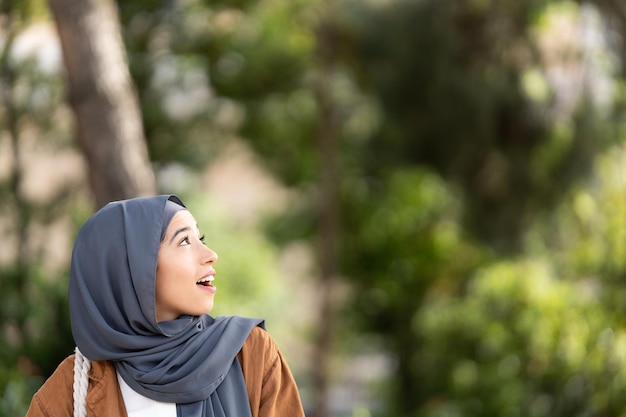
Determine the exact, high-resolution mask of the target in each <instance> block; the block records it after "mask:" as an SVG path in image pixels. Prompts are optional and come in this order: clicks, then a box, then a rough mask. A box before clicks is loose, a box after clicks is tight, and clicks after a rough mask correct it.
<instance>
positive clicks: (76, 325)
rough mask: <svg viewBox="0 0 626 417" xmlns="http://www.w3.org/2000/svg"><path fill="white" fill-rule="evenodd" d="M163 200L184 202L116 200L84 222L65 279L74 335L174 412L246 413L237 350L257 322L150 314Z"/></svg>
mask: <svg viewBox="0 0 626 417" xmlns="http://www.w3.org/2000/svg"><path fill="white" fill-rule="evenodd" d="M168 199H169V200H171V201H174V202H175V203H176V204H179V205H180V206H182V207H184V204H183V203H182V202H181V201H180V199H178V197H176V196H169V195H162V196H157V197H144V198H137V199H131V200H124V201H118V202H113V203H109V204H108V205H106V206H105V207H103V208H102V209H101V210H99V211H98V212H97V213H96V214H94V215H93V216H92V217H91V218H90V219H89V220H88V221H87V222H85V224H84V225H83V226H82V227H81V229H80V231H79V233H78V235H77V238H76V242H75V245H74V249H73V253H72V261H71V269H70V285H69V304H70V313H71V325H72V333H73V335H74V340H75V342H76V345H77V346H78V348H79V349H80V350H81V352H82V353H83V354H84V355H85V356H86V357H87V358H89V359H91V360H111V361H113V362H114V363H115V368H116V370H117V372H118V373H119V374H120V376H121V377H122V378H123V379H124V381H126V383H127V384H128V385H129V386H130V387H131V388H133V389H134V390H135V391H137V392H139V393H140V394H142V395H145V396H146V397H148V398H152V399H155V400H158V401H166V402H175V403H177V404H179V407H177V409H178V412H179V413H182V414H179V415H180V416H184V417H188V416H189V417H191V416H199V415H201V416H208V417H216V416H221V415H224V416H226V417H230V416H238V417H239V416H250V410H249V405H248V399H247V393H246V389H245V383H243V376H242V373H241V368H240V367H239V365H238V363H237V360H236V356H237V353H238V352H239V350H240V349H241V347H242V346H243V343H244V342H245V340H246V338H247V337H248V335H249V333H250V331H251V330H252V328H254V327H255V326H263V321H262V320H261V319H249V318H243V317H238V316H230V317H217V318H213V317H211V316H209V315H203V316H199V317H196V316H193V317H192V316H183V317H180V318H178V319H176V320H171V321H167V322H160V323H158V322H157V321H156V314H155V277H156V262H157V255H158V250H159V245H160V241H161V234H162V230H163V228H164V227H166V226H167V225H164V224H163V223H164V216H168V217H169V218H168V219H167V220H166V221H167V222H168V223H169V220H171V216H170V215H168V214H166V213H165V207H166V202H167V201H168ZM167 204H171V202H170V203H167ZM171 209H172V208H171V207H170V208H169V209H168V212H170V213H171ZM233 364H235V365H234V366H233ZM218 387H221V388H218ZM194 403H196V404H195V405H192V404H194ZM184 404H186V405H184ZM242 404H244V405H245V407H244V408H245V409H246V410H247V412H245V413H244V414H241V413H242V410H241V409H240V408H241V405H242ZM197 410H203V411H202V413H203V414H197Z"/></svg>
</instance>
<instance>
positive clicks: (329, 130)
mask: <svg viewBox="0 0 626 417" xmlns="http://www.w3.org/2000/svg"><path fill="white" fill-rule="evenodd" d="M316 35H317V48H318V50H317V58H318V60H319V61H318V62H319V69H318V71H319V73H318V76H317V79H316V82H315V85H314V91H315V96H316V100H317V105H318V108H319V116H318V117H319V119H318V124H317V132H316V136H317V138H316V139H317V153H318V155H317V156H318V160H319V167H320V178H319V183H318V190H319V191H318V200H317V206H318V207H317V208H318V213H317V215H318V223H317V232H316V234H317V236H316V237H317V239H316V240H317V245H316V256H317V265H319V266H320V283H321V285H320V287H321V293H320V297H321V299H320V315H319V324H318V325H317V334H316V337H315V346H314V352H313V356H314V358H313V363H314V367H313V384H314V395H313V396H314V398H313V411H312V416H313V417H327V416H329V415H330V411H329V407H328V405H329V404H328V403H329V401H328V390H329V385H330V375H329V373H330V369H331V359H332V356H333V351H334V339H335V333H336V328H335V321H336V317H335V316H336V306H335V304H336V297H335V296H336V294H335V290H336V282H335V281H336V276H337V270H338V266H337V242H338V233H339V232H338V231H339V214H338V213H339V209H338V182H339V172H338V166H337V142H338V140H339V131H338V118H337V108H336V106H335V104H334V102H333V98H332V94H331V91H332V86H331V85H330V80H331V79H332V77H333V75H334V74H333V72H334V62H335V48H334V44H335V42H334V30H333V27H332V26H328V25H324V24H322V25H321V26H320V27H319V28H318V30H317V33H316Z"/></svg>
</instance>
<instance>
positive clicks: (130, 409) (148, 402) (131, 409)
mask: <svg viewBox="0 0 626 417" xmlns="http://www.w3.org/2000/svg"><path fill="white" fill-rule="evenodd" d="M117 381H118V382H119V384H120V390H121V391H122V397H124V405H125V406H126V412H127V413H128V417H176V404H175V403H163V402H160V401H156V400H152V399H150V398H148V397H144V396H143V395H141V394H139V393H138V392H136V391H135V390H133V389H132V388H131V387H129V386H128V384H127V383H126V382H125V381H124V380H123V379H122V378H121V377H120V376H119V374H118V375H117Z"/></svg>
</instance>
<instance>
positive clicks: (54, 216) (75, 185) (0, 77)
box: [0, 1, 81, 416]
mask: <svg viewBox="0 0 626 417" xmlns="http://www.w3.org/2000/svg"><path fill="white" fill-rule="evenodd" d="M0 13H1V19H0V20H1V22H2V23H1V25H0V31H1V33H2V35H3V39H4V40H5V41H4V43H3V44H2V46H1V48H0V129H1V131H2V135H0V137H1V140H0V144H1V146H2V152H1V153H0V158H1V160H2V163H1V164H0V166H1V167H2V170H1V173H0V229H1V230H2V232H3V239H2V243H1V245H0V246H1V250H0V252H1V254H2V255H1V256H0V288H2V291H0V334H1V335H2V336H1V337H0V416H14V415H24V414H25V412H26V408H27V407H28V404H29V402H30V398H31V396H32V393H33V392H34V391H35V389H36V388H37V387H38V386H39V385H40V384H41V382H42V378H43V376H45V375H49V374H50V373H51V372H52V371H53V370H54V369H55V367H56V366H57V365H58V363H59V361H60V360H61V359H62V358H63V357H65V356H66V355H67V354H68V353H69V352H71V350H72V347H73V342H72V337H71V333H70V328H69V321H68V320H67V308H66V303H65V290H64V289H65V287H66V283H67V275H66V273H65V270H64V268H62V267H59V266H58V260H57V259H55V255H57V254H58V253H59V250H60V252H61V253H62V250H63V249H62V248H60V246H61V247H62V246H64V245H63V243H64V237H65V232H64V226H66V225H67V224H68V223H69V224H71V222H72V220H73V216H74V215H76V213H77V211H78V207H79V206H80V200H74V198H75V197H76V196H77V195H78V194H80V190H81V188H80V179H81V175H80V174H81V173H80V172H69V174H70V177H71V180H69V181H65V182H61V183H59V179H61V178H63V176H64V175H67V174H68V169H67V168H69V167H62V166H57V167H55V169H54V172H53V173H46V174H45V176H46V179H47V180H48V181H45V182H44V184H45V185H44V186H43V187H41V186H40V185H41V182H36V183H35V181H33V179H34V178H37V179H39V180H40V177H37V174H40V173H39V172H38V168H39V166H38V165H39V164H41V163H42V160H41V159H40V158H41V154H42V152H43V153H45V151H50V152H54V153H55V155H56V158H57V160H55V162H56V163H57V164H63V163H65V162H67V161H68V158H67V156H68V152H67V149H68V148H69V147H70V146H71V144H70V143H69V141H68V140H66V139H67V136H68V132H67V130H66V129H65V127H66V126H67V124H66V121H67V118H66V117H65V116H66V112H67V109H66V108H64V106H63V94H62V92H63V89H62V82H61V79H60V77H59V76H58V73H56V72H55V71H54V70H52V71H49V70H50V67H51V66H52V67H53V66H54V63H51V62H50V61H44V60H42V59H41V56H38V55H37V53H36V51H35V50H34V49H35V48H33V49H30V48H29V45H30V46H32V45H33V44H32V43H29V41H32V40H33V39H36V37H37V34H38V33H42V32H43V33H46V28H47V26H46V25H45V23H42V22H41V20H40V19H41V18H42V16H45V5H44V4H43V3H42V2H38V1H24V2H3V3H2V10H0ZM36 23H39V25H37V24H36ZM42 137H45V140H42ZM69 161H70V162H71V161H72V160H71V158H70V159H69ZM43 165H44V166H45V165H46V164H45V163H43ZM69 169H71V168H69Z"/></svg>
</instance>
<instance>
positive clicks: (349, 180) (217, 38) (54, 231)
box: [0, 0, 626, 417]
mask: <svg viewBox="0 0 626 417" xmlns="http://www.w3.org/2000/svg"><path fill="white" fill-rule="evenodd" d="M0 4H1V10H0V93H1V94H0V416H18V415H24V413H25V412H26V409H27V407H28V404H29V402H30V398H31V396H32V394H33V392H34V391H35V390H36V389H37V388H38V387H39V386H40V385H41V384H42V383H43V381H44V380H45V378H46V377H47V376H49V375H50V374H51V373H52V372H53V371H54V369H55V367H56V365H57V364H58V363H59V362H60V361H61V360H62V359H63V358H64V357H65V356H67V355H68V354H70V353H71V352H72V349H73V346H74V344H73V341H72V337H71V333H70V329H69V318H68V311H67V298H66V288H67V282H68V264H69V257H70V251H71V247H72V242H73V237H74V235H75V233H76V232H77V230H78V227H80V225H81V224H82V222H84V220H85V219H86V218H87V217H88V216H89V215H90V214H91V213H93V212H94V210H96V209H98V208H99V207H100V206H102V205H103V204H104V203H106V202H107V201H111V200H115V199H121V198H127V197H133V196H138V195H146V194H155V193H176V194H178V195H180V196H181V197H182V199H183V201H185V202H186V203H187V204H188V206H189V207H190V209H191V210H192V212H193V213H194V214H195V215H196V218H197V220H198V221H199V224H200V227H201V229H202V231H203V232H204V233H205V234H206V236H207V243H208V245H209V246H210V247H212V248H213V249H215V250H216V251H217V252H218V253H219V255H220V261H219V263H218V268H217V269H218V279H217V285H218V287H219V293H218V298H217V302H216V306H217V307H216V310H215V311H214V313H215V314H240V315H249V316H258V317H264V318H265V319H266V321H267V328H268V330H269V331H270V332H271V333H272V335H273V336H274V338H275V339H276V340H277V342H278V344H279V345H280V347H281V348H282V350H283V351H284V353H285V356H286V357H287V360H288V361H289V363H290V365H291V367H292V370H293V372H294V375H295V377H296V380H297V382H298V385H299V388H300V391H301V394H302V397H303V401H304V404H305V408H306V411H307V415H308V416H310V417H373V416H381V417H457V416H458V417H461V416H473V417H494V416H502V417H543V416H545V417H548V416H549V417H561V416H562V417H576V416H580V417H583V416H606V417H619V416H626V168H624V166H625V164H626V84H625V78H624V77H625V76H626V67H625V64H626V3H625V2H624V1H623V0H588V1H556V0H334V1H332V0H264V1H254V0H230V1H229V0H214V1H206V0H160V1H156V0H123V1H122V0H119V1H117V2H116V1H115V0H83V1H72V0H49V1H45V0H2V1H0Z"/></svg>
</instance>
